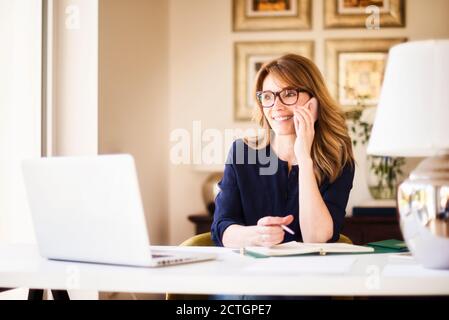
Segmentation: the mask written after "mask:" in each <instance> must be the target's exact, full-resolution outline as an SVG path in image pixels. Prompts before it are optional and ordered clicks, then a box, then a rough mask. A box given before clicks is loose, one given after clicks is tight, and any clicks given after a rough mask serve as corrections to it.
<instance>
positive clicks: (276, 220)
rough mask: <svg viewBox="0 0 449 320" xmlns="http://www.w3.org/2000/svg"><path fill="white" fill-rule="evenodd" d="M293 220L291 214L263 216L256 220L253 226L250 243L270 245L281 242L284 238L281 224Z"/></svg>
mask: <svg viewBox="0 0 449 320" xmlns="http://www.w3.org/2000/svg"><path fill="white" fill-rule="evenodd" d="M292 222H293V216H292V215H288V216H286V217H270V216H268V217H263V218H261V219H259V221H257V226H255V227H254V231H255V234H254V237H253V239H252V241H251V242H252V244H253V245H256V246H263V247H271V246H274V245H276V244H279V243H281V242H282V241H283V240H284V236H285V231H284V229H282V228H281V226H280V225H281V224H283V225H289V224H290V223H292Z"/></svg>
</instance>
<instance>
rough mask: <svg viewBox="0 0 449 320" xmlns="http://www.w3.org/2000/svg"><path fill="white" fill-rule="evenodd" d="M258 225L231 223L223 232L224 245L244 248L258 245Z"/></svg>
mask: <svg viewBox="0 0 449 320" xmlns="http://www.w3.org/2000/svg"><path fill="white" fill-rule="evenodd" d="M256 236H257V231H256V226H241V225H237V224H233V225H230V226H229V227H227V228H226V230H225V231H224V233H223V239H222V242H223V246H225V247H228V248H243V247H246V246H253V245H256V244H255V243H254V239H255V238H256Z"/></svg>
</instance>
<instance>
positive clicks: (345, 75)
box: [325, 38, 407, 116]
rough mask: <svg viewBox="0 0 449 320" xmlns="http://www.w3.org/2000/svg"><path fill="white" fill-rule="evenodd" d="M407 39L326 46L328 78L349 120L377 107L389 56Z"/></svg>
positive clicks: (337, 41)
mask: <svg viewBox="0 0 449 320" xmlns="http://www.w3.org/2000/svg"><path fill="white" fill-rule="evenodd" d="M405 41H407V39H406V38H392V39H332V40H327V41H326V43H325V48H326V61H325V77H326V82H327V85H328V88H329V90H330V92H331V94H332V96H333V97H334V98H335V99H336V100H337V102H338V103H339V104H340V105H341V106H342V108H343V110H344V111H345V112H346V113H347V115H349V116H350V114H351V113H353V112H354V111H360V110H361V108H362V106H361V104H363V106H365V107H367V106H376V105H377V103H378V99H379V95H380V91H381V87H382V82H383V76H384V72H385V67H386V64H387V60H388V52H389V50H390V48H391V47H393V46H394V45H397V44H400V43H403V42H405Z"/></svg>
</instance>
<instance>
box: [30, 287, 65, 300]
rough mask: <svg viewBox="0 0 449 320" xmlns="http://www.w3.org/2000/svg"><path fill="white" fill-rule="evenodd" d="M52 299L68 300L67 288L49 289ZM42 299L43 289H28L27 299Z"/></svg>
mask: <svg viewBox="0 0 449 320" xmlns="http://www.w3.org/2000/svg"><path fill="white" fill-rule="evenodd" d="M51 294H52V295H53V299H54V300H62V301H68V300H70V297H69V293H68V292H67V290H51ZM43 299H44V290H43V289H30V290H29V291H28V300H32V301H37V300H43Z"/></svg>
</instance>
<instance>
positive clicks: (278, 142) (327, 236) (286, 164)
mask: <svg viewBox="0 0 449 320" xmlns="http://www.w3.org/2000/svg"><path fill="white" fill-rule="evenodd" d="M255 98H256V101H257V105H256V108H255V109H256V110H255V111H256V115H255V118H256V120H257V122H258V124H259V125H260V126H261V127H262V128H263V129H265V130H263V132H264V134H263V136H259V137H258V138H245V139H244V140H237V141H235V142H234V143H233V146H232V149H231V151H230V153H229V156H228V160H227V163H226V165H225V169H224V176H223V179H222V180H221V182H220V184H219V187H220V190H221V191H220V193H219V194H218V195H217V197H216V200H215V205H216V208H215V213H214V221H213V223H212V227H211V232H212V239H213V241H214V242H215V243H216V245H218V246H225V247H234V248H241V247H245V246H267V247H269V246H273V245H276V244H279V243H283V242H288V241H303V242H311V243H319V242H321V243H324V242H335V241H338V239H339V234H340V230H341V228H342V224H343V221H344V217H345V209H346V204H347V202H348V198H349V192H350V190H351V188H352V181H353V178H354V158H353V153H352V145H351V139H350V137H349V134H348V130H347V127H346V122H345V116H344V114H343V112H342V111H341V109H340V107H339V106H338V105H337V103H336V102H335V101H334V100H333V99H332V98H331V96H330V94H329V91H328V90H327V88H326V86H325V83H324V79H323V77H322V75H321V73H320V71H319V70H318V68H317V67H316V66H315V64H314V63H313V62H311V61H310V60H309V59H306V58H304V57H301V56H297V55H293V54H289V55H285V56H283V57H281V58H279V59H275V60H273V61H271V62H269V63H267V64H265V65H264V66H263V67H262V68H261V70H260V71H259V72H258V74H257V78H256V83H255ZM282 226H288V227H289V228H290V229H292V231H293V232H294V234H290V233H286V232H285V231H284V229H285V228H283V227H282Z"/></svg>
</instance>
